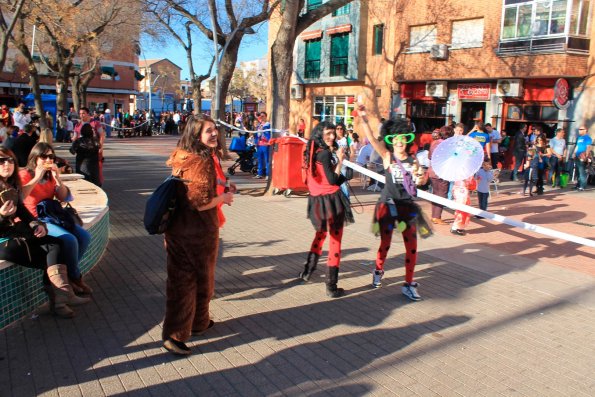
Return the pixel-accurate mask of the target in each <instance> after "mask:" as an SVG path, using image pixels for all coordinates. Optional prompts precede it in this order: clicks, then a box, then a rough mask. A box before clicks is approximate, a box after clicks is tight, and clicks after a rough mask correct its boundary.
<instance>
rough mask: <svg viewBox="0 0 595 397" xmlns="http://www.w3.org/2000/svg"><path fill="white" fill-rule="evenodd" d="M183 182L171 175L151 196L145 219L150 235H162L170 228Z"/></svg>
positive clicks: (146, 207)
mask: <svg viewBox="0 0 595 397" xmlns="http://www.w3.org/2000/svg"><path fill="white" fill-rule="evenodd" d="M183 181H184V180H183V179H180V178H178V177H175V176H173V175H170V176H168V177H167V178H166V179H165V181H163V182H162V183H161V184H160V185H159V186H157V188H156V189H155V191H154V192H153V193H152V194H151V196H149V199H148V200H147V203H146V204H145V215H144V217H143V223H144V225H145V229H146V230H147V232H148V233H149V234H162V233H164V232H165V231H167V229H168V228H169V225H170V223H171V221H172V219H173V216H174V212H175V210H176V201H177V194H178V185H179V184H180V183H182V182H183Z"/></svg>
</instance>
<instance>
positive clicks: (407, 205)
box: [359, 105, 430, 301]
mask: <svg viewBox="0 0 595 397" xmlns="http://www.w3.org/2000/svg"><path fill="white" fill-rule="evenodd" d="M359 115H360V116H361V119H362V121H363V123H362V124H363V128H364V131H365V133H366V136H367V137H368V140H369V141H370V143H371V144H372V147H373V148H374V150H376V152H378V154H379V155H380V156H381V157H382V163H383V166H384V169H385V175H386V184H385V186H384V188H383V189H382V192H381V193H380V198H379V200H378V203H377V204H376V208H375V211H374V223H375V224H376V227H377V229H376V230H377V232H378V233H380V247H379V248H378V254H377V256H376V269H375V270H374V272H373V276H372V286H373V287H374V288H378V287H380V286H381V285H382V282H381V280H382V276H383V275H384V263H385V261H386V256H387V255H388V250H389V248H390V244H391V240H392V235H393V230H394V229H395V225H396V228H397V230H398V231H400V232H401V234H402V235H403V242H404V244H405V283H404V284H403V287H402V292H403V294H404V295H405V296H406V297H407V298H409V299H410V300H413V301H418V300H421V297H420V296H419V293H418V292H417V287H418V284H417V282H415V281H413V273H414V270H415V264H416V262H417V231H418V223H420V225H419V226H420V227H419V228H420V229H422V230H423V231H424V237H426V236H427V235H428V234H429V233H430V229H429V226H428V225H427V222H426V221H425V220H424V219H423V216H422V213H421V209H420V208H419V206H418V205H417V204H415V203H414V202H413V197H411V195H410V194H409V193H408V192H407V190H406V189H405V187H404V186H403V170H404V171H405V172H407V173H410V174H411V175H412V178H413V179H414V180H415V177H414V176H413V175H414V174H415V172H416V169H418V168H419V164H418V163H417V160H416V159H415V158H414V157H412V156H410V155H409V154H408V148H409V143H410V142H411V141H413V139H411V138H414V136H412V135H413V133H411V129H410V127H409V125H408V123H407V121H406V120H405V119H403V120H388V121H385V122H384V123H383V124H382V128H381V130H380V139H381V141H379V140H378V139H376V138H375V137H374V135H373V133H372V130H371V129H370V126H369V125H368V119H367V116H366V112H365V107H364V106H363V105H360V106H359ZM397 159H398V161H399V162H400V163H401V164H399V163H398V161H397ZM401 166H402V167H401Z"/></svg>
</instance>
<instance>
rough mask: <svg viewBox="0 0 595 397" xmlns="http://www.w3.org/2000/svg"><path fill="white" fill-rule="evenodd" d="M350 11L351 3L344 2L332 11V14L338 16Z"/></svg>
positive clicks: (347, 13)
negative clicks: (344, 3)
mask: <svg viewBox="0 0 595 397" xmlns="http://www.w3.org/2000/svg"><path fill="white" fill-rule="evenodd" d="M350 11H351V4H346V5H344V6H343V7H341V8H339V9H338V10H335V11H333V16H334V17H338V16H339V15H349V12H350Z"/></svg>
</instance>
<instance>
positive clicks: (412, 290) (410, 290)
mask: <svg viewBox="0 0 595 397" xmlns="http://www.w3.org/2000/svg"><path fill="white" fill-rule="evenodd" d="M418 286H419V284H418V283H416V282H413V283H411V284H408V283H405V284H403V288H402V289H401V291H403V295H405V296H406V297H407V298H408V299H409V300H412V301H420V300H421V296H419V294H418V293H417V287H418Z"/></svg>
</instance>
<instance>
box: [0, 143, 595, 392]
mask: <svg viewBox="0 0 595 397" xmlns="http://www.w3.org/2000/svg"><path fill="white" fill-rule="evenodd" d="M175 142H176V138H175V137H151V138H136V139H126V140H115V139H112V140H109V141H108V143H107V147H106V151H105V155H106V162H105V176H106V183H105V185H104V189H105V191H106V192H107V194H108V197H109V205H110V222H111V231H110V241H109V245H108V247H107V250H106V252H105V254H104V256H103V258H102V260H101V261H100V262H99V263H98V264H97V265H96V266H95V268H94V269H93V270H92V271H91V273H90V274H89V275H88V276H87V279H88V282H89V284H90V285H91V286H92V287H93V288H94V290H95V293H94V295H93V301H92V302H91V303H90V304H88V305H86V306H83V307H79V308H77V316H76V318H74V319H73V320H63V319H57V318H54V317H52V316H50V315H49V314H48V313H47V312H46V311H44V310H40V313H39V315H33V316H27V317H26V318H24V319H23V320H21V321H19V322H17V323H15V324H13V325H11V326H9V327H7V328H6V329H4V330H2V331H0V396H15V397H26V396H37V395H41V396H61V397H65V396H92V397H95V396H104V395H105V396H285V395H287V396H301V395H307V396H364V395H371V396H408V397H409V396H593V395H595V372H594V368H595V249H592V248H585V247H580V246H577V245H575V244H573V243H569V242H564V241H558V240H552V239H550V238H547V237H545V236H541V235H538V234H534V233H530V232H526V231H522V230H518V229H515V228H512V227H509V226H505V225H500V224H495V223H491V222H489V221H485V220H480V221H472V225H471V227H470V228H469V234H468V235H467V236H465V237H460V236H453V235H451V234H450V233H448V230H447V228H444V227H442V228H436V229H435V235H434V236H433V237H432V238H429V239H427V240H420V247H419V252H420V255H419V265H418V266H417V272H416V277H417V281H418V282H419V284H420V288H419V292H420V294H421V295H422V297H423V300H422V301H420V302H415V303H412V302H409V301H407V300H406V299H405V297H404V296H403V295H401V291H400V290H401V288H400V286H401V283H402V282H403V276H404V268H403V265H402V264H403V245H402V242H401V238H400V236H396V235H395V238H394V239H393V245H392V248H391V251H390V253H389V259H388V261H387V265H386V269H387V271H386V275H385V277H384V280H383V281H384V284H383V287H382V288H380V289H372V288H371V281H372V276H371V272H372V270H373V259H374V258H375V253H376V249H377V248H378V244H379V240H378V239H377V238H375V237H374V236H373V235H372V234H371V232H370V229H371V228H370V221H371V212H370V211H371V208H372V205H373V203H374V201H375V199H376V196H375V195H374V194H372V193H370V192H366V191H364V190H363V189H361V187H356V188H355V191H356V193H357V195H358V200H359V201H360V202H361V205H357V206H356V207H355V208H354V210H355V211H356V214H355V215H356V223H355V224H353V225H350V226H349V227H347V228H346V229H345V233H344V238H343V259H342V262H341V274H340V279H339V285H340V286H342V287H344V288H345V289H346V291H347V295H346V296H345V297H344V298H341V299H328V298H327V297H326V295H325V293H324V288H325V287H324V280H325V278H324V271H323V269H324V266H322V268H323V269H321V270H320V271H319V272H318V273H317V274H316V275H315V277H313V282H311V283H310V284H307V285H301V284H298V283H297V282H296V280H295V279H296V276H297V274H298V273H299V271H300V270H301V268H302V265H303V263H304V259H305V252H306V251H307V250H308V248H309V245H310V242H311V239H312V237H313V229H312V226H311V225H310V223H309V221H308V220H307V219H306V216H305V214H306V203H307V199H306V198H305V197H300V196H296V197H291V198H285V197H283V196H265V197H262V196H260V195H259V192H261V191H262V188H263V187H264V183H263V182H262V181H255V180H253V179H251V178H250V177H248V175H247V174H245V173H242V172H238V173H237V174H236V175H235V176H234V180H235V181H236V182H237V183H238V186H239V187H240V189H241V194H239V195H236V198H235V202H234V204H233V205H232V206H231V207H226V208H225V209H224V211H225V214H226V216H227V219H228V222H227V224H226V225H225V227H224V228H223V229H222V233H221V237H222V241H223V249H222V259H221V260H220V261H219V263H218V268H217V275H216V279H217V281H216V297H215V299H214V300H213V302H212V304H211V309H212V315H213V318H214V320H215V321H216V324H215V327H214V328H212V329H211V330H209V331H208V332H206V333H205V334H204V335H202V336H201V337H199V338H195V339H192V340H191V342H190V343H189V346H190V347H191V348H192V349H193V353H194V354H193V355H191V356H189V357H184V358H178V357H175V356H173V355H171V354H170V353H168V352H166V351H165V349H163V348H162V347H161V321H162V317H163V314H164V309H165V279H166V271H165V252H164V249H163V237H162V236H148V235H147V233H146V232H145V230H144V228H143V226H142V215H143V211H144V204H145V200H146V197H147V196H148V194H150V192H151V191H152V190H153V189H154V188H155V187H156V186H157V185H158V183H159V182H160V181H161V180H163V178H164V177H165V176H166V175H167V172H168V169H167V168H166V167H165V166H164V162H165V159H166V157H167V155H168V154H169V152H170V151H171V149H172V148H173V147H174V145H175ZM60 152H62V151H60ZM517 190H519V185H517V184H515V185H512V183H511V182H507V183H503V184H502V186H501V188H500V193H499V194H498V195H497V196H496V195H494V197H493V200H492V204H491V205H492V207H491V208H493V209H494V210H495V211H497V212H498V213H499V214H502V215H505V216H512V217H514V218H516V219H520V220H524V221H526V222H531V223H535V224H541V225H544V226H546V227H551V228H554V229H557V230H561V231H565V232H568V233H575V234H577V235H580V236H582V237H587V238H591V239H595V210H594V206H595V205H594V204H595V190H590V191H587V192H584V193H582V194H581V193H573V192H569V191H568V190H564V191H557V190H554V191H547V192H546V194H545V195H543V196H540V197H535V198H533V199H531V200H529V198H524V197H522V196H519V195H517V194H515V193H516V191H517ZM449 217H450V218H452V215H451V214H449V213H445V218H446V219H449ZM323 259H324V258H323Z"/></svg>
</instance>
